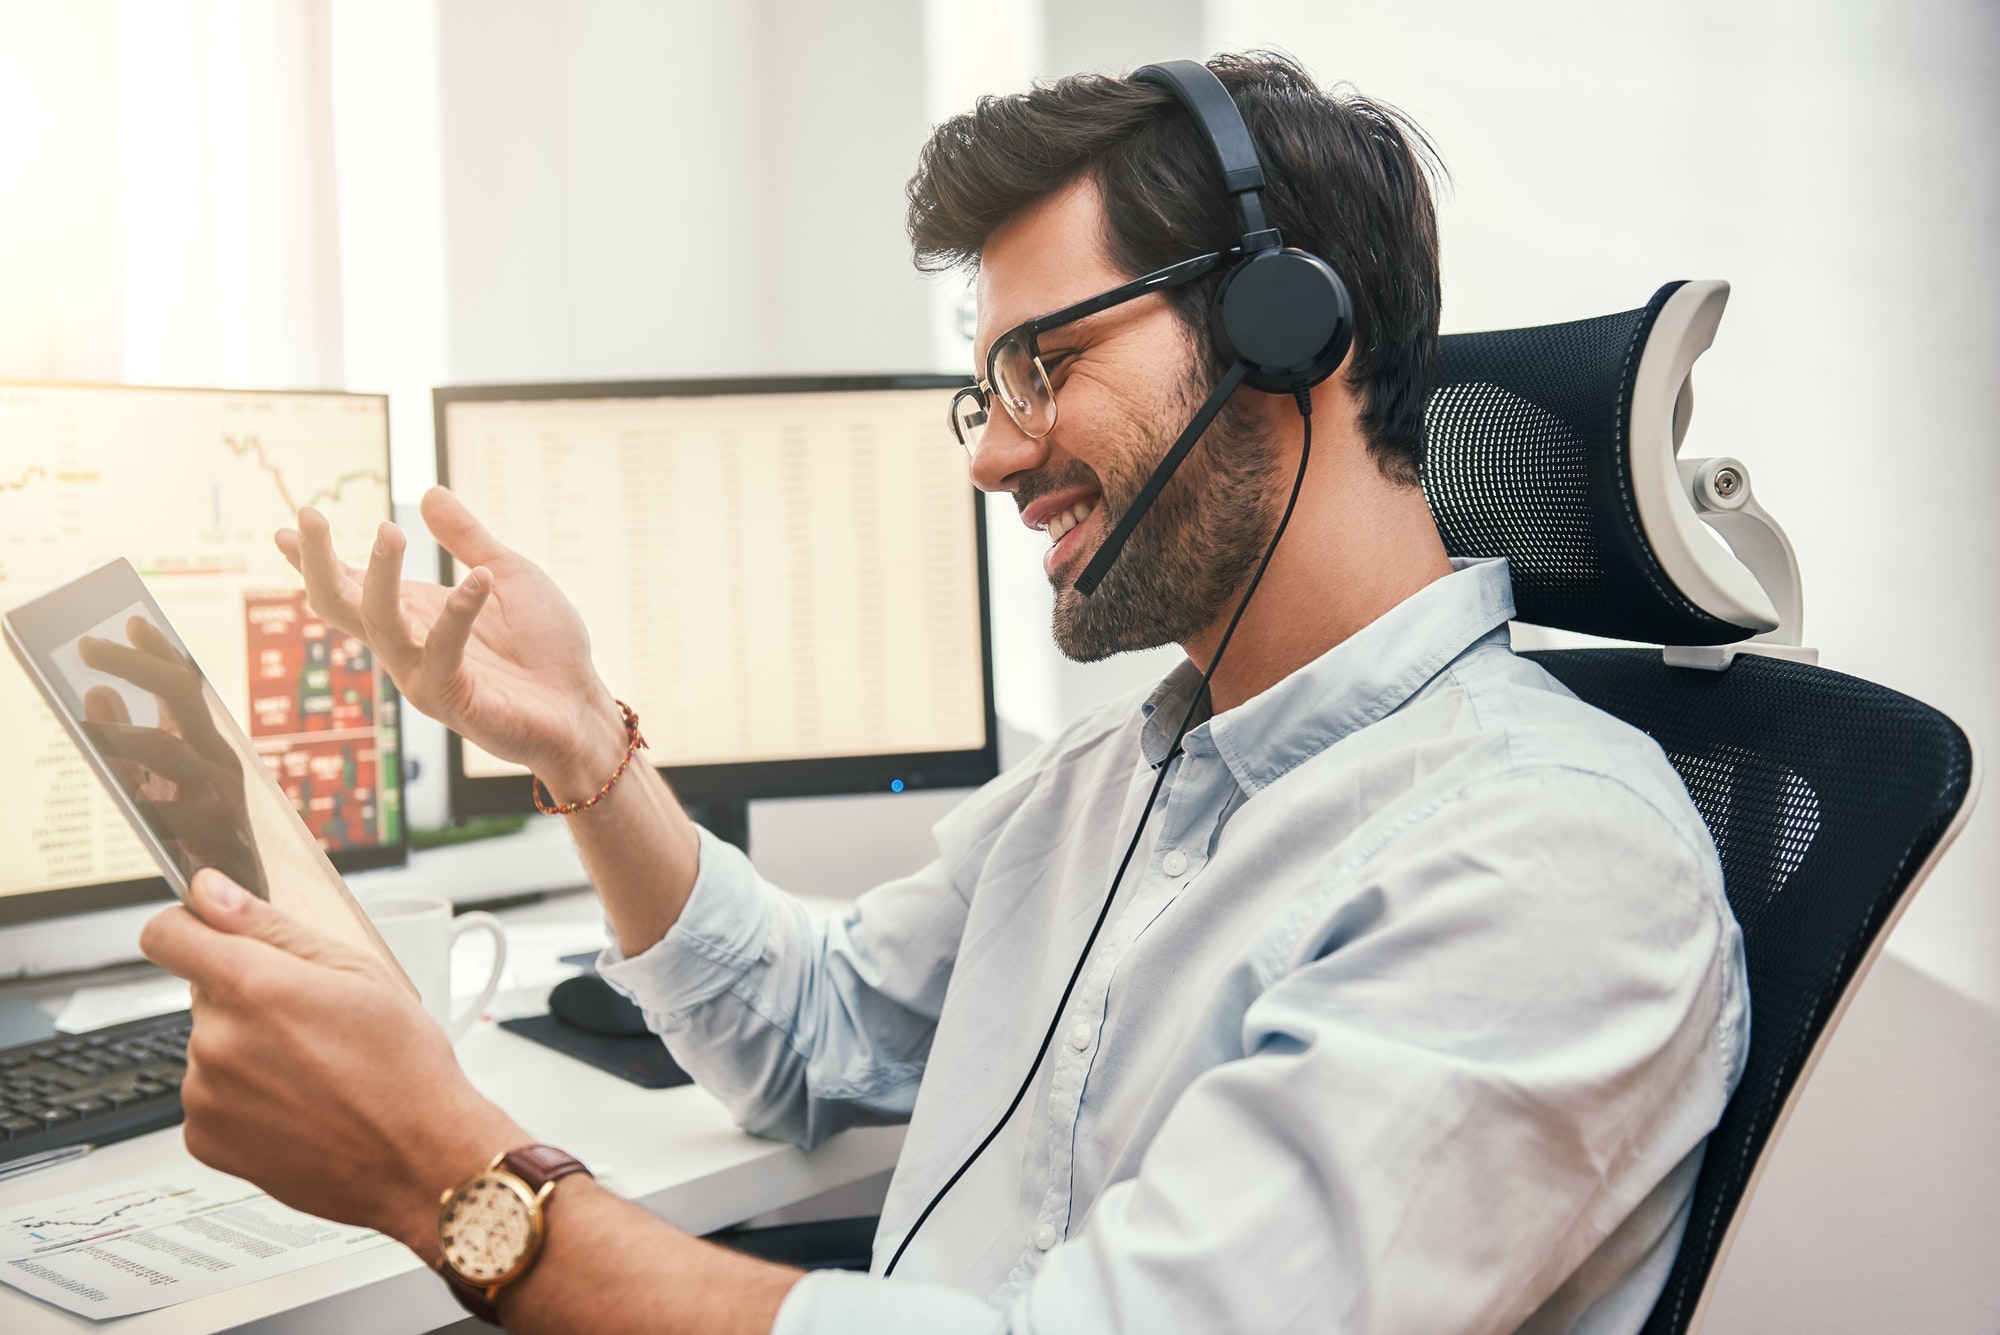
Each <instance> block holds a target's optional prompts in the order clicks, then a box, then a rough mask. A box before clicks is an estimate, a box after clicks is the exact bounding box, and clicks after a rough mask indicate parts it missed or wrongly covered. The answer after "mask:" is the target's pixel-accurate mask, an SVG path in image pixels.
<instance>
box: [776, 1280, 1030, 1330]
mask: <svg viewBox="0 0 2000 1335" xmlns="http://www.w3.org/2000/svg"><path fill="white" fill-rule="evenodd" d="M1005 1323H1006V1318H1005V1317H1004V1316H1003V1315H1002V1314H1001V1313H999V1312H997V1311H995V1310H994V1309H993V1308H991V1307H988V1306H987V1305H986V1304H985V1303H983V1302H981V1301H979V1299H977V1298H975V1297H973V1296H972V1295H971V1294H969V1293H962V1292H960V1291H959V1290H957V1289H949V1288H946V1287H945V1286H944V1285H942V1284H921V1283H917V1282H914V1281H911V1280H903V1279H877V1278H876V1277H875V1276H873V1275H857V1274H855V1273H854V1272H853V1271H851V1270H815V1271H813V1272H812V1273H811V1274H809V1275H807V1276H806V1277H805V1278H804V1279H802V1280H800V1281H799V1282H798V1283H796V1284H794V1285H792V1291H791V1292H790V1293H788V1294H786V1295H785V1301H784V1305H783V1306H781V1307H780V1308H779V1309H778V1319H777V1320H776V1321H775V1322H773V1323H772V1325H771V1335H849V1333H850V1332H853V1331H857V1330H865V1331H867V1332H868V1335H997V1332H999V1331H1001V1330H1003V1329H1005Z"/></svg>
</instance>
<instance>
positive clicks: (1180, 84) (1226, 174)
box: [1132, 60, 1284, 254]
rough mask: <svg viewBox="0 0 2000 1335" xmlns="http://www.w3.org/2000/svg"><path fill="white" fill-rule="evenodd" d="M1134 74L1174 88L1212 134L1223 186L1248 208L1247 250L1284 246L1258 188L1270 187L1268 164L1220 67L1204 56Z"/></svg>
mask: <svg viewBox="0 0 2000 1335" xmlns="http://www.w3.org/2000/svg"><path fill="white" fill-rule="evenodd" d="M1132 78H1133V81H1134V82H1137V83H1156V84H1158V85H1160V86H1161V87H1162V88H1165V89H1166V90H1167V91H1168V92H1170V93H1172V94H1173V95H1174V97H1175V98H1177V99H1178V100H1179V101H1180V104H1181V105H1182V106H1184V107H1186V108H1187V109H1188V114H1189V115H1191V116H1193V117H1194V119H1195V124H1197V125H1199V126H1201V128H1202V130H1203V131H1204V132H1205V133H1206V134H1207V136H1208V143H1209V147H1211V148H1213V149H1214V150H1215V163H1216V165H1217V166H1218V167H1220V168H1221V169H1222V188H1223V189H1224V190H1226V191H1228V192H1229V194H1231V195H1233V196H1234V197H1235V199H1236V203H1237V205H1238V206H1239V207H1241V208H1242V210H1243V250H1244V253H1245V254H1255V253H1257V252H1258V251H1260V250H1272V249H1275V248H1277V247H1278V246H1281V245H1283V244H1284V243H1283V242H1282V241H1281V240H1280V239H1279V237H1278V229H1277V228H1275V227H1268V226H1266V225H1265V223H1264V200H1263V197H1262V196H1261V195H1260V194H1259V193H1258V192H1259V191H1261V190H1262V189H1263V188H1264V164H1263V162H1262V161H1261V160H1260V159H1259V158H1258V156H1257V145H1256V143H1255V142H1254V141H1253V140H1252V139H1251V138H1250V127H1249V126H1248V125H1245V124H1244V123H1243V112H1242V110H1241V109H1239V108H1238V107H1237V105H1236V99H1235V98H1233V97H1231V96H1230V95H1229V90H1228V89H1227V88H1225V87H1223V86H1222V80H1220V79H1218V78H1216V77H1215V71H1214V70H1212V69H1210V68H1209V67H1208V66H1206V65H1204V64H1201V63H1200V62H1199V61H1194V60H1168V61H1163V62H1162V63H1160V64H1158V65H1146V66H1142V67H1141V68H1139V69H1136V70H1134V71H1133V72H1132Z"/></svg>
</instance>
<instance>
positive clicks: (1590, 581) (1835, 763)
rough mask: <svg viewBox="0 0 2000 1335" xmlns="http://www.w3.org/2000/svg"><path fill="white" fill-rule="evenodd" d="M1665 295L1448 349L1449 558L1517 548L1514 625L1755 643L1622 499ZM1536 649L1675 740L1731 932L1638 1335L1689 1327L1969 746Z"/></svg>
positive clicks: (1834, 706)
mask: <svg viewBox="0 0 2000 1335" xmlns="http://www.w3.org/2000/svg"><path fill="white" fill-rule="evenodd" d="M1679 286H1680V285H1679V284H1671V285H1669V286H1668V287H1665V288H1662V289H1661V290H1660V292H1659V294H1657V295H1656V296H1655V297H1654V299H1653V301H1652V302H1650V303H1648V305H1647V306H1646V307H1644V308H1642V309H1640V310H1636V311H1627V312H1625V313H1623V314H1620V315H1610V316H1604V317H1602V318H1600V319H1595V320H1579V321H1576V322H1573V323H1570V324H1562V325H1551V326H1545V327H1543V328H1538V329H1518V330H1505V331H1500V332H1496V333H1478V334H1456V335H1449V336H1447V337H1446V338H1445V339H1443V341H1442V346H1441V348H1440V355H1439V375H1438V382H1437V388H1436V390H1435V392H1434V394H1433V396H1432V400H1431V407H1430V421H1429V425H1430V457H1429V459H1428V461H1427V463H1426V470H1427V471H1426V477H1425V484H1424V485H1425V491H1426V494H1427V495H1428V496H1429V498H1430V502H1431V508H1432V512H1433V513H1434V514H1435V515H1436V517H1437V521H1438V526H1439V529H1440V530H1441V531H1442V532H1443V534H1444V537H1445V542H1446V545H1447V547H1448V549H1449V550H1450V551H1451V552H1452V553H1453V554H1454V555H1467V556H1469V555H1481V556H1505V557H1507V558H1508V559H1509V562H1510V563H1511V566H1512V569H1513V572H1514V592H1515V600H1516V604H1517V608H1518V613H1519V618H1520V619H1521V620H1523V621H1528V622H1532V623H1534V624H1538V625H1543V626H1549V627H1553V628H1557V629H1561V630H1572V631H1581V632H1584V633H1588V634H1595V635H1601V636H1609V637H1613V638H1617V639H1623V640H1638V641H1643V642H1650V643H1653V644H1682V645H1685V644H1721V643H1728V642H1733V641H1738V640H1742V639H1744V638H1745V637H1746V636H1748V635H1749V634H1750V632H1749V631H1748V630H1746V629H1744V628H1742V627H1737V626H1733V625H1730V624H1728V623H1727V622H1720V621H1717V619H1716V618H1715V617H1713V616H1711V615H1709V614H1708V613H1706V612H1704V611H1703V610H1702V609H1701V608H1700V607H1698V606H1696V605H1695V604H1694V603H1693V602H1692V601H1691V600H1690V599H1689V598H1688V597H1686V596H1685V595H1684V594H1682V593H1681V592H1680V590H1679V589H1678V588H1676V587H1675V586H1674V584H1673V581H1672V580H1671V579H1670V578H1669V577H1668V575H1667V573H1666V571H1665V570H1664V569H1663V568H1662V566H1661V564H1660V562H1659V561H1658V560H1657V559H1656V558H1655V557H1654V554H1653V551H1652V548H1651V545H1650V543H1649V540H1648V537H1647V532H1646V529H1645V526H1644V525H1643V524H1642V523H1641V522H1640V521H1639V515H1638V512H1637V509H1636V508H1635V507H1634V506H1633V504H1632V498H1631V485H1630V482H1631V479H1630V464H1629V440H1630V436H1631V423H1630V421H1629V420H1628V419H1629V416H1630V405H1631V402H1632V394H1631V388H1632V376H1633V374H1634V368H1635V366H1636V364H1637V363H1638V361H1639V360H1640V358H1641V356H1642V355H1643V353H1644V349H1645V345H1646V340H1647V337H1648V335H1649V334H1650V332H1651V331H1652V328H1653V324H1654V319H1655V317H1656V316H1657V314H1658V313H1659V310H1660V308H1661V306H1662V304H1663V303H1664V302H1665V301H1666V299H1667V298H1668V297H1669V296H1671V294H1672V293H1673V292H1674V291H1675V290H1676V289H1677V288H1678V287H1679ZM1531 657H1533V658H1534V659H1535V660H1536V661H1538V662H1539V663H1541V664H1542V666H1543V667H1545V668H1547V669H1548V671H1549V672H1550V673H1551V674H1553V675H1554V676H1555V677H1556V679H1557V680H1559V681H1560V682H1562V683H1563V684H1564V685H1565V686H1567V687H1568V688H1569V689H1570V690H1571V691H1573V692H1575V693H1576V695H1578V696H1579V697H1581V698H1582V699H1584V700H1586V701H1588V702H1589V703H1591V704H1594V705H1596V706H1597V707H1599V708H1601V709H1603V710H1605V711H1606V712H1608V713H1610V714H1612V715H1615V716H1616V717H1618V718H1621V719H1623V720H1625V721H1626V722H1628V723H1631V724H1633V725H1634V726H1636V727H1638V728H1640V729H1642V730H1643V731H1645V732H1646V733H1648V734H1649V735H1651V736H1652V737H1653V739H1654V740H1655V741H1657V742H1658V743H1659V744H1660V746H1661V748H1662V749H1663V750H1665V751H1666V753H1667V755H1668V757H1669V759H1671V760H1672V762H1673V764H1674V766H1675V768H1676V769H1677V770H1678V771H1679V772H1680V775H1681V778H1682V780H1683V782H1685V783H1686V784H1687V788H1688V792H1689V793H1690V794H1691V795H1692V797H1693V798H1694V802H1695V806H1696V807H1697V808H1698V809H1699V810H1700V812H1701V815H1702V818H1703V820H1704V821H1706V822H1707V824H1708V828H1709V831H1710V833H1711V834H1712V835H1713V836H1714V839H1715V843H1716V847H1717V849H1718V850H1719V852H1720V854H1721V860H1722V870H1723V878H1724V883H1725V888H1726V891H1727V894H1728V897H1729V902H1730V906H1731V907H1732V908H1733V909H1734V910H1735V913H1736V918H1737V921H1738V922H1739V923H1740V924H1741V926H1742V929H1743V939H1744V947H1745V954H1746V956H1747V961H1748V969H1749V982H1750V1011H1751V1038H1750V1050H1749V1053H1748V1056H1747V1061H1746V1066H1745V1069H1744V1073H1743V1078H1742V1081H1741V1083H1740V1084H1739V1085H1738V1087H1737V1090H1736V1093H1735V1096H1734V1097H1733V1098H1732V1099H1731V1100H1730V1102H1729V1105H1728V1107H1727V1108H1726V1109H1725V1111H1724V1113H1723V1115H1722V1120H1721V1122H1720V1123H1719V1124H1718V1125H1717V1126H1716V1128H1715V1130H1714V1132H1713V1133H1712V1134H1711V1135H1710V1137H1709V1141H1708V1147H1707V1151H1706V1154H1705V1157H1704V1159H1703V1162H1702V1167H1701V1172H1700V1174H1699V1177H1698V1178H1697V1181H1696V1183H1695V1188H1694V1197H1693V1202H1692V1206H1691V1211H1690V1214H1689V1218H1688V1223H1687V1231H1686V1233H1685V1235H1684V1236H1683V1238H1682V1242H1681V1246H1680V1250H1679V1252H1678V1253H1677V1255H1676V1257H1675V1260H1674V1264H1673V1268H1672V1270H1671V1272H1670V1273H1669V1275H1668V1278H1667V1282H1666V1287H1665V1289H1664V1290H1663V1291H1662V1293H1661V1295H1660V1298H1659V1301H1658V1302H1657V1304H1656V1305H1655V1307H1654V1309H1653V1312H1652V1314H1651V1316H1650V1318H1649V1319H1648V1321H1647V1323H1646V1325H1645V1327H1644V1335H1683V1333H1684V1332H1687V1331H1691V1330H1693V1329H1695V1327H1696V1326H1697V1325H1698V1324H1699V1321H1700V1318H1701V1314H1702V1310H1703V1306H1704V1302H1705V1298H1706V1295H1707V1293H1708V1291H1709V1284H1710V1280H1711V1279H1712V1277H1713V1275H1714V1272H1715V1270H1716V1268H1717V1266H1718V1265H1719V1263H1720V1261H1721V1259H1722V1257H1723V1255H1724V1254H1725V1253H1726V1252H1727V1249H1728V1245H1729V1242H1730V1240H1731V1238H1732V1236H1733V1231H1734V1227H1735V1225H1736V1223H1737V1221H1738V1220H1740V1218H1741V1211H1742V1206H1743V1205H1744V1203H1745V1201H1746V1200H1747V1198H1748V1196H1749V1194H1750V1192H1751V1191H1752V1189H1753V1188H1754V1186H1755V1183H1756V1179H1757V1175H1758V1168H1759V1164H1760V1162H1761V1160H1762V1156H1763V1154H1764V1152H1765V1150H1766V1148H1767V1147H1768V1146H1769V1144H1770V1142H1771V1140H1772V1138H1773V1137H1774V1135H1775V1134H1776V1133H1777V1132H1778V1130H1779V1129H1780V1128H1781V1127H1782V1126H1783V1124H1784V1121H1785V1118H1786V1116H1787V1115H1788V1114H1789V1111H1790V1109H1791V1108H1792V1107H1793V1106H1794V1104H1795V1102H1796V1099H1797V1097H1798V1095H1799V1092H1800V1090H1801V1088H1802V1085H1803V1081H1804V1079H1805V1077H1806V1076H1807V1075H1808V1074H1809V1073H1810V1071H1811V1069H1812V1066H1813V1064H1814V1062H1815V1060H1816V1059H1817V1056H1818V1054H1819V1053H1820V1052H1821V1051H1822V1050H1823V1049H1824V1046H1825V1043H1826V1041H1827V1038H1828V1036H1829V1034H1830V1032H1831V1029H1832V1027H1833V1024H1834V1023H1835V1021H1836V1020H1837V1019H1838V1018H1839V1016H1840V1014H1841V1012H1842V1011H1843V1010H1844V1009H1845V1007H1846V1004H1847V1002H1848V1000H1849V999H1850V998H1851V997H1852V995H1853V994H1854V992H1855V990H1856V989H1857V988H1858V986H1859V983H1860V980H1861V977H1862V975H1863V974H1864V973H1865V972H1866V970H1867V967H1868V965H1869V963H1871V962H1872V960H1873V958H1874V955H1875V952H1876V951H1877V950H1878V949H1879V947H1880V945H1881V942H1882V940H1883V939H1884V937H1885V935H1886V933H1887V929H1888V927H1889V926H1890V925H1891V924H1892V923H1893V922H1894V920H1895V918H1896V917H1897V915H1898V913H1899V912H1900V911H1901V909H1902V907H1903V905H1904V904H1905V903H1906V902H1907V898H1908V896H1909V894H1910V892H1911V891H1912V890H1913V889H1914V888H1915V886H1916V885H1917V884H1918V883H1919V882H1920V881H1921V880H1922V878H1923V876H1924V875H1925V874H1926V873H1927V872H1928V870H1929V867H1930V866H1931V865H1932V863H1934V861H1935V860H1936V858H1937V857H1938V856H1940V855H1941V854H1942V852H1943V850H1944V848H1945V846H1946V845H1947V844H1948V843H1949V842H1950V839H1951V837H1952V836H1953V835H1954V834H1955V833H1956V831H1957V829H1958V827H1959V825H1960V824H1962V822H1963V820H1964V818H1965V815H1966V814H1967V812H1968V810H1969V804H1970V803H1969V799H1970V797H1971V796H1972V794H1973V793H1974V791H1975V788H1976V772H1975V763H1974V751H1973V747H1972V744H1971V743H1970V741H1969V740H1968V739H1967V737H1966V735H1965V733H1964V732H1963V731H1962V730H1961V729H1959V727H1958V726H1957V725H1956V724H1954V723H1953V722H1952V721H1951V720H1950V719H1949V718H1947V717H1946V716H1945V715H1943V714H1941V713H1939V712H1938V711H1937V710H1935V709H1932V708H1930V707H1929V706H1927V705H1924V704H1921V703H1919V702H1918V701H1916V700H1912V699H1910V698H1909V697H1908V696H1904V695H1900V694H1898V693H1897V692H1895V691H1892V690H1888V689H1887V688H1885V687H1881V686H1877V685H1874V684H1872V683H1869V682H1866V681H1861V680H1859V679H1857V678H1854V677H1849V676H1846V675H1843V674H1841V673H1838V672H1833V671H1829V670H1827V669H1824V668H1819V667H1814V666H1809V665H1807V664H1804V663H1798V662H1788V661H1784V660H1782V659H1777V658H1767V657H1760V656H1754V655H1747V654H1746V655H1742V656H1739V657H1738V658H1737V659H1736V661H1735V662H1734V663H1733V664H1732V665H1731V666H1729V667H1727V668H1726V669H1724V670H1722V671H1706V670H1701V669H1696V668H1684V667H1670V666H1668V665H1667V664H1666V663H1665V662H1664V661H1663V659H1662V655H1661V651H1660V650H1658V649H1570V650H1555V651H1544V652H1538V653H1534V654H1532V655H1531Z"/></svg>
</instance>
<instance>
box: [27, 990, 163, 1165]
mask: <svg viewBox="0 0 2000 1335" xmlns="http://www.w3.org/2000/svg"><path fill="white" fill-rule="evenodd" d="M193 1025H194V1019H193V1017H192V1016H190V1015H189V1014H188V1013H187V1012H186V1011H176V1012H174V1013H173V1014H171V1015H156V1016H154V1017H152V1018H151V1019H146V1020H131V1021H128V1022H126V1023H125V1024H114V1025H111V1026H109V1027H108V1028H104V1029H98V1030H94V1031H92V1032H90V1033H87V1034H59V1035H57V1036H56V1037H54V1038H46V1039H40V1040H38V1041H36V1042H33V1043H23V1044H21V1045H20V1046H18V1047H12V1048H0V1165H5V1164H6V1163H7V1162H9V1161H10V1160H13V1159H19V1158H22V1157H24V1156H26V1155H30V1154H35V1153H39V1152H40V1151H42V1150H53V1149H59V1148H61V1147H62V1146H64V1145H75V1144H78V1143H80V1142H85V1141H87V1142H89V1143H90V1144H93V1145H103V1144H106V1143H107V1142H110V1141H114V1140H125V1139H127V1138H129V1137H132V1136H138V1135H144V1134H145V1133H146V1132H148V1131H157V1130H159V1129H160V1128H161V1127H163V1126H172V1125H173V1124H174V1123H176V1122H178V1121H180V1120H181V1076H182V1075H183V1074H184V1073H185V1072H186V1071H187V1040H188V1030H189V1029H191V1028H192V1027H193Z"/></svg>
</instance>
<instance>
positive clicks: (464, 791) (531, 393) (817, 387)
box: [431, 374, 1000, 818]
mask: <svg viewBox="0 0 2000 1335" xmlns="http://www.w3.org/2000/svg"><path fill="white" fill-rule="evenodd" d="M971 383H972V382H971V380H970V379H969V378H968V377H966V376H955V375H923V374H906V375H823V376H740V377H739V376H726V377H708V378H702V379H677V380H591V381H546V382H539V383H534V384H478V385H449V386H441V387H439V388H436V389H433V390H432V391H431V405H432V412H433V415H434V420H435V440H436V445H437V475H438V482H439V484H440V485H443V486H449V485H450V476H451V474H450V460H449V458H448V457H447V453H448V450H449V448H450V446H449V433H448V431H447V427H446V420H445V419H446V414H447V410H448V408H449V407H450V406H451V405H452V404H454V403H468V402H488V403H490V402H508V401H530V400H549V399H653V398H709V397H714V396H716V395H722V394H816V393H841V392H855V393H863V392H868V391H875V390H898V389H923V390H953V389H962V388H964V387H965V386H966V385H969V384H971ZM947 428H948V423H946V422H944V421H940V422H939V424H938V431H939V434H940V437H942V436H943V433H944V432H945V431H946V430H947ZM945 443H948V442H943V441H941V447H942V445H943V444H945ZM968 490H969V491H970V492H971V496H970V500H971V504H972V513H973V546H974V548H975V551H976V556H977V565H978V582H979V657H980V675H981V690H982V692H983V696H984V699H983V708H984V714H985V727H986V744H985V745H984V746H982V747H979V748H977V749H972V750H963V751H928V752H914V753H906V754H900V755H881V756H836V757H829V758H826V759H815V760H751V761H738V762H731V763H727V764H718V765H661V766H657V767H656V768H657V769H658V770H659V772H660V774H661V775H662V776H663V777H664V778H665V779H666V780H667V782H668V783H669V784H670V785H672V787H673V789H674V792H675V793H676V794H677V795H678V796H679V797H680V798H681V800H682V801H684V802H688V803H698V804H712V803H740V802H744V801H748V800H752V799H761V798H779V797H825V796H833V795H837V794H847V793H868V792H881V793H884V794H886V793H889V792H892V791H903V792H909V791H917V790H922V789H935V788H971V787H977V786H978V785H980V784H982V783H985V782H986V781H987V780H989V779H991V778H993V777H994V775H996V774H998V773H999V772H1000V722H999V714H998V712H997V710H996V709H995V707H994V696H993V617H992V588H991V583H990V581H989V579H988V575H987V554H986V506H985V499H984V497H983V496H981V495H980V493H979V492H978V490H977V489H976V488H970V487H969V488H968ZM438 575H439V578H440V580H442V582H444V583H445V584H447V585H449V584H451V583H452V582H453V580H454V579H455V577H456V562H454V561H453V559H452V556H451V553H449V552H447V551H445V550H444V549H443V548H442V547H440V548H439V549H438ZM445 739H446V740H445V746H446V755H447V762H446V767H445V768H446V780H447V787H448V789H449V796H450V801H451V810H452V814H453V815H454V816H455V817H459V818H465V817H469V816H490V815H517V814H520V813H523V812H530V811H533V810H534V809H535V807H534V800H533V796H532V793H531V790H530V786H529V782H528V779H527V777H526V776H524V775H512V774H508V775H489V776H478V777H475V776H472V775H468V774H467V773H466V772H465V761H464V742H463V740H462V739H461V738H460V737H459V735H458V734H457V733H456V732H453V731H451V730H449V729H447V730H446V733H445ZM897 781H900V782H901V783H902V785H903V787H902V788H901V789H900V790H894V789H891V787H890V785H891V783H893V782H897Z"/></svg>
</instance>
